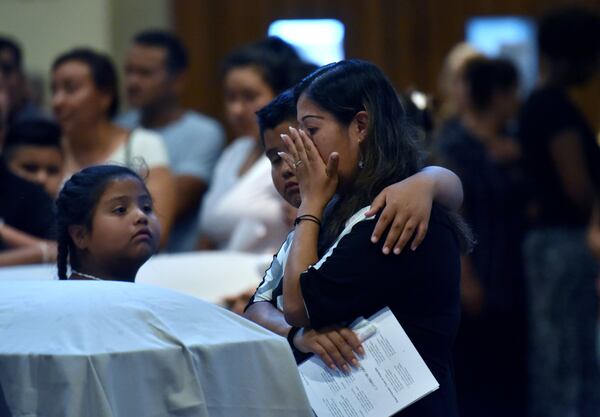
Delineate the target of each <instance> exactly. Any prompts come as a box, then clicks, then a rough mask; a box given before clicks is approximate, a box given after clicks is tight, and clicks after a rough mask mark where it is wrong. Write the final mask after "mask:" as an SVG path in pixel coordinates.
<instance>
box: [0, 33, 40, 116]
mask: <svg viewBox="0 0 600 417" xmlns="http://www.w3.org/2000/svg"><path fill="white" fill-rule="evenodd" d="M0 72H2V75H3V77H4V82H5V83H6V89H7V91H8V95H9V99H10V109H9V114H8V123H9V124H12V123H16V122H19V121H22V120H26V119H38V118H42V117H44V114H43V113H42V111H41V110H40V109H39V108H38V107H37V106H35V105H34V104H33V102H32V100H30V97H29V92H28V88H27V78H26V76H25V73H24V71H23V54H22V52H21V48H20V46H19V45H18V43H17V42H16V41H15V40H14V39H11V38H9V37H5V36H0Z"/></svg>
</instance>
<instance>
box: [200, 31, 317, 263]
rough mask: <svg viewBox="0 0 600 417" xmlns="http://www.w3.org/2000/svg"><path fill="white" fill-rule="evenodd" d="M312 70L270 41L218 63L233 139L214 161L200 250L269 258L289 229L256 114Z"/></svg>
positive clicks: (287, 49)
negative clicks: (215, 250)
mask: <svg viewBox="0 0 600 417" xmlns="http://www.w3.org/2000/svg"><path fill="white" fill-rule="evenodd" d="M312 68H313V67H312V66H310V65H307V64H306V63H304V62H302V60H301V59H300V57H299V56H298V54H297V53H296V51H295V50H294V48H293V47H292V46H291V45H289V44H287V43H286V42H284V41H282V40H281V39H279V38H276V37H271V38H267V39H264V40H260V41H258V42H255V43H252V44H249V45H247V46H244V47H242V48H241V49H239V50H237V51H234V52H233V53H232V54H231V55H229V56H228V57H227V58H226V59H225V61H224V63H223V84H224V95H225V114H226V117H227V121H228V123H229V126H230V128H231V130H233V132H234V133H235V135H236V136H237V139H235V140H234V141H233V142H232V143H231V145H229V146H228V147H227V148H226V149H225V151H224V152H223V154H222V155H221V157H220V158H219V161H218V162H217V165H216V167H215V173H214V176H213V178H214V179H213V182H212V184H211V187H210V189H209V190H208V193H207V194H206V196H205V197H204V200H203V203H202V209H201V214H200V242H199V244H198V247H199V249H228V250H239V251H244V252H254V253H266V254H272V253H275V252H276V251H277V248H278V247H279V245H280V244H281V242H282V241H283V240H284V239H285V236H286V234H287V231H288V229H289V224H286V222H285V221H284V216H283V210H282V207H283V204H287V203H285V202H284V201H283V200H282V199H281V197H280V196H279V195H278V194H277V191H276V190H275V188H274V187H273V183H272V181H271V175H270V172H271V165H270V163H269V160H268V159H267V158H265V157H264V155H263V148H262V145H261V143H260V140H259V128H258V123H257V121H256V112H257V111H258V110H260V109H261V108H262V107H263V106H265V105H266V104H267V103H269V102H270V101H271V100H272V99H273V98H274V97H275V96H276V95H277V94H279V93H281V92H282V91H283V90H285V89H286V88H289V87H291V86H292V85H294V84H295V83H297V82H298V81H299V80H300V79H301V78H302V77H303V76H304V75H306V74H307V73H308V71H309V70H310V69H312Z"/></svg>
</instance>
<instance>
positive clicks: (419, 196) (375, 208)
mask: <svg viewBox="0 0 600 417" xmlns="http://www.w3.org/2000/svg"><path fill="white" fill-rule="evenodd" d="M434 192H435V184H434V182H433V181H432V180H431V178H430V177H429V176H427V175H420V174H416V175H413V176H412V177H409V178H407V179H405V180H404V181H401V182H399V183H396V184H392V185H390V186H389V187H386V188H384V189H383V191H382V192H381V193H379V195H378V196H377V197H375V200H373V203H372V204H371V208H370V209H369V211H367V212H366V213H365V216H367V217H370V216H373V215H375V214H377V213H378V212H379V211H380V210H381V209H382V208H383V212H382V213H381V216H380V217H379V220H378V221H377V224H376V225H375V229H373V235H372V236H371V241H372V242H373V243H377V242H378V241H379V239H380V238H381V237H382V236H383V235H384V232H385V230H386V229H388V227H389V230H388V232H387V236H386V239H385V243H384V244H383V253H384V254H385V255H387V254H389V253H391V252H392V248H393V252H394V253H395V254H396V255H399V254H400V253H401V252H402V249H403V248H404V246H405V245H406V243H407V242H408V241H409V240H410V238H411V237H413V235H414V239H413V241H412V245H411V249H412V250H416V249H417V248H418V247H419V245H420V244H421V242H422V241H423V239H424V238H425V235H426V234H427V228H428V226H429V217H430V216H431V205H432V204H433V197H434ZM390 224H391V227H390Z"/></svg>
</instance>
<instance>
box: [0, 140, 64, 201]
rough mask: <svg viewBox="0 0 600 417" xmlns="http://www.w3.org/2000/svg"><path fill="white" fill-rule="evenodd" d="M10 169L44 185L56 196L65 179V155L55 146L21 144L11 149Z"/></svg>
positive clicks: (50, 193) (53, 196)
mask: <svg viewBox="0 0 600 417" xmlns="http://www.w3.org/2000/svg"><path fill="white" fill-rule="evenodd" d="M8 168H9V169H10V171H11V172H12V173H13V174H15V175H18V176H19V177H22V178H25V179H26V180H28V181H31V182H34V183H36V184H39V185H41V186H42V187H44V189H45V190H46V192H47V193H48V194H49V195H50V196H51V197H52V198H56V196H57V195H58V187H59V186H60V184H61V181H62V179H63V156H62V153H61V151H60V149H58V148H55V147H53V146H30V145H27V146H19V147H17V148H16V149H14V150H12V151H11V155H10V158H9V160H8Z"/></svg>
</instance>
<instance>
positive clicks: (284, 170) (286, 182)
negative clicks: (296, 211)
mask: <svg viewBox="0 0 600 417" xmlns="http://www.w3.org/2000/svg"><path fill="white" fill-rule="evenodd" d="M297 125H298V123H297V121H296V120H294V119H291V120H285V121H283V122H281V123H280V124H278V125H277V126H276V127H275V128H274V129H267V130H265V131H264V134H263V139H264V142H265V154H266V155H267V158H269V161H271V177H272V178H273V184H274V185H275V188H276V189H277V192H278V193H279V194H280V195H281V196H282V197H283V198H284V199H285V201H287V202H288V203H289V204H291V205H292V206H294V207H296V208H298V207H300V203H301V201H302V200H301V199H300V188H299V187H298V180H297V179H296V176H295V175H294V173H293V172H292V170H291V169H290V168H289V167H288V165H287V164H286V163H285V161H284V160H283V159H281V158H280V157H279V155H278V154H277V153H278V152H285V146H284V144H283V141H282V140H281V134H282V133H285V134H289V129H288V127H289V126H294V127H296V126H297Z"/></svg>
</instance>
